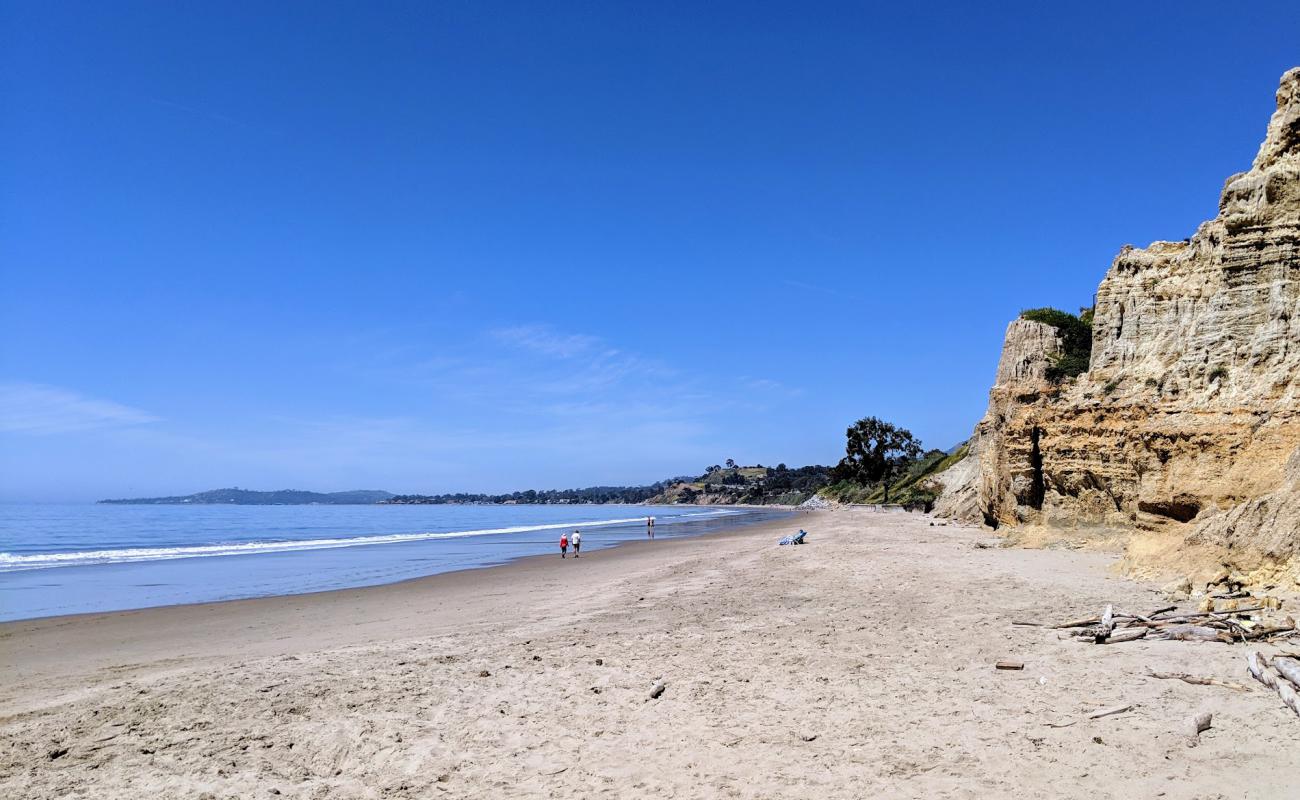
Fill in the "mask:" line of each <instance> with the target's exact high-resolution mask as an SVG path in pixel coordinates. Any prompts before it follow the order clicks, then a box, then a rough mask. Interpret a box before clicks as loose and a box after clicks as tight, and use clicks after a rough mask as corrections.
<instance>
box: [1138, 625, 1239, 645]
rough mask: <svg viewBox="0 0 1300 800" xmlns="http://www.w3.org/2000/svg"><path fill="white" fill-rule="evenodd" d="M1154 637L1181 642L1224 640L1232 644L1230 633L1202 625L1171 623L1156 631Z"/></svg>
mask: <svg viewBox="0 0 1300 800" xmlns="http://www.w3.org/2000/svg"><path fill="white" fill-rule="evenodd" d="M1154 636H1155V638H1160V639H1173V640H1176V641H1182V642H1226V643H1227V644H1232V634H1230V633H1228V632H1227V631H1221V630H1218V629H1216V628H1208V627H1206V626H1204V625H1172V626H1170V627H1168V628H1162V629H1160V630H1159V631H1157V632H1156V634H1155V635H1154Z"/></svg>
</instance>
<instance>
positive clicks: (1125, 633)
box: [1096, 628, 1150, 644]
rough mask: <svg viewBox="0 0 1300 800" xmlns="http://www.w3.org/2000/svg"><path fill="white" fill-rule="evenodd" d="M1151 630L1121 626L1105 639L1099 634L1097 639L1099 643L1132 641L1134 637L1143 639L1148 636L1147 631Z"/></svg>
mask: <svg viewBox="0 0 1300 800" xmlns="http://www.w3.org/2000/svg"><path fill="white" fill-rule="evenodd" d="M1149 630H1150V628H1121V629H1120V630H1118V631H1115V632H1114V633H1112V634H1110V635H1109V636H1107V637H1106V638H1104V639H1103V638H1100V635H1099V636H1098V638H1097V639H1096V641H1097V643H1098V644H1120V643H1122V642H1131V641H1133V640H1134V639H1141V638H1142V637H1144V636H1146V635H1147V631H1149Z"/></svg>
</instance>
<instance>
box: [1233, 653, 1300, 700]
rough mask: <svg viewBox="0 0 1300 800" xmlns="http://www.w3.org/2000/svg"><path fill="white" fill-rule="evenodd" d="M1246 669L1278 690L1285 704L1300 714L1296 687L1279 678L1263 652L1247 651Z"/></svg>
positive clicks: (1263, 682)
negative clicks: (1271, 668) (1270, 667)
mask: <svg viewBox="0 0 1300 800" xmlns="http://www.w3.org/2000/svg"><path fill="white" fill-rule="evenodd" d="M1246 669H1247V670H1248V671H1249V672H1250V674H1251V675H1252V676H1254V678H1255V680H1257V681H1259V682H1260V683H1262V684H1264V685H1265V686H1267V687H1268V688H1270V689H1272V690H1273V691H1275V692H1277V694H1278V697H1280V698H1282V703H1283V705H1285V706H1286V707H1287V708H1290V709H1291V710H1292V711H1294V712H1295V713H1296V714H1298V715H1300V696H1298V695H1296V691H1295V687H1293V686H1292V685H1291V683H1290V681H1287V680H1282V679H1279V678H1278V676H1276V675H1274V674H1273V672H1272V671H1271V670H1270V669H1269V663H1268V659H1266V658H1264V654H1263V653H1259V652H1252V653H1247V654H1246Z"/></svg>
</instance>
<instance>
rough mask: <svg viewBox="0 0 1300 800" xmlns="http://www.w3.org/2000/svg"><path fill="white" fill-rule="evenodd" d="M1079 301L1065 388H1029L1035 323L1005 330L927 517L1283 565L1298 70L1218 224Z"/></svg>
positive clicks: (1128, 262)
mask: <svg viewBox="0 0 1300 800" xmlns="http://www.w3.org/2000/svg"><path fill="white" fill-rule="evenodd" d="M1096 301H1097V302H1096V308H1095V315H1094V320H1093V340H1092V355H1091V361H1090V364H1089V368H1088V371H1087V372H1086V373H1084V374H1083V375H1081V376H1079V377H1078V379H1077V380H1073V381H1065V382H1064V383H1062V384H1060V385H1057V384H1053V383H1052V382H1050V381H1048V380H1047V378H1046V368H1047V366H1048V365H1050V364H1051V363H1053V361H1054V359H1056V358H1058V357H1059V353H1060V342H1059V339H1057V338H1056V337H1055V336H1054V335H1053V332H1054V329H1053V328H1052V327H1051V326H1048V325H1042V324H1041V323H1035V322H1028V321H1026V320H1017V321H1015V322H1013V323H1011V325H1010V326H1009V327H1008V329H1007V337H1006V342H1005V345H1004V347H1003V352H1002V358H1001V361H1000V363H999V365H998V372H997V377H996V380H995V383H994V386H993V388H992V390H991V391H990V393H989V408H988V413H987V414H986V415H985V417H984V418H983V419H982V420H981V421H980V423H979V425H978V426H977V428H976V431H975V435H974V437H973V439H972V447H971V451H972V456H971V463H968V464H960V465H958V467H955V468H954V469H953V470H950V471H949V474H946V475H941V476H938V478H937V479H936V480H937V482H939V483H942V484H943V485H944V488H945V494H944V497H943V498H942V499H941V501H940V503H939V506H938V508H939V510H940V512H941V513H946V514H948V515H953V516H961V517H966V518H974V519H978V520H980V521H983V522H985V523H987V524H990V525H992V526H994V527H997V526H1000V525H1033V526H1045V527H1050V528H1069V529H1073V530H1086V529H1090V528H1096V529H1107V530H1115V529H1130V530H1131V529H1137V530H1146V531H1157V532H1165V533H1168V532H1170V531H1177V532H1180V533H1183V532H1186V533H1188V534H1191V535H1192V536H1193V537H1194V538H1195V541H1196V542H1202V543H1204V542H1211V541H1213V542H1214V543H1215V544H1216V545H1221V546H1223V547H1224V548H1225V549H1226V550H1234V551H1240V552H1241V553H1242V555H1243V557H1249V558H1254V559H1255V560H1257V561H1258V560H1259V559H1260V558H1265V559H1274V560H1278V559H1289V558H1292V557H1295V556H1296V555H1297V553H1298V552H1300V545H1298V544H1297V543H1300V514H1298V513H1294V512H1295V511H1296V509H1297V508H1298V507H1300V501H1297V500H1296V498H1295V493H1296V492H1297V491H1300V489H1297V485H1296V482H1295V480H1294V479H1293V478H1292V477H1289V476H1288V474H1287V472H1286V466H1285V465H1286V464H1287V461H1288V458H1291V457H1292V455H1293V454H1294V453H1297V452H1300V68H1297V69H1293V70H1291V71H1290V72H1288V73H1287V74H1286V75H1284V76H1283V78H1282V82H1281V87H1280V88H1279V90H1278V93H1277V110H1276V112H1275V113H1274V114H1273V116H1272V119H1271V121H1270V122H1269V125H1268V131H1267V134H1266V136H1265V140H1264V143H1263V144H1262V145H1261V146H1260V148H1259V152H1258V154H1257V155H1256V157H1255V160H1254V163H1253V165H1252V166H1251V168H1250V170H1249V171H1247V172H1243V173H1240V174H1238V175H1234V176H1232V177H1230V178H1229V179H1228V180H1227V181H1226V183H1225V185H1224V189H1223V192H1222V196H1221V199H1220V202H1219V213H1218V216H1216V217H1215V218H1214V219H1213V220H1210V221H1209V222H1206V223H1203V224H1202V225H1201V226H1200V228H1199V229H1198V230H1197V231H1196V233H1195V234H1194V235H1193V236H1192V237H1191V238H1189V239H1185V240H1183V241H1181V242H1155V243H1154V244H1152V245H1150V246H1149V247H1147V248H1145V249H1136V248H1132V247H1125V248H1124V249H1123V250H1122V251H1121V252H1120V254H1119V256H1118V257H1116V259H1115V261H1114V263H1112V265H1111V267H1110V270H1109V271H1108V272H1107V274H1106V276H1105V279H1104V280H1103V281H1102V283H1101V286H1100V287H1099V288H1098V291H1097V298H1096ZM1296 458H1300V456H1296ZM1293 463H1294V462H1293ZM1293 469H1298V468H1295V467H1293ZM1229 531H1231V532H1229ZM1247 553H1249V555H1247Z"/></svg>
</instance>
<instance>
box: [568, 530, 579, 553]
mask: <svg viewBox="0 0 1300 800" xmlns="http://www.w3.org/2000/svg"><path fill="white" fill-rule="evenodd" d="M569 544H571V545H573V557H574V558H577V557H578V551H579V550H581V549H582V534H581V533H580V532H578V531H574V532H573V535H572V536H570V537H569Z"/></svg>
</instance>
